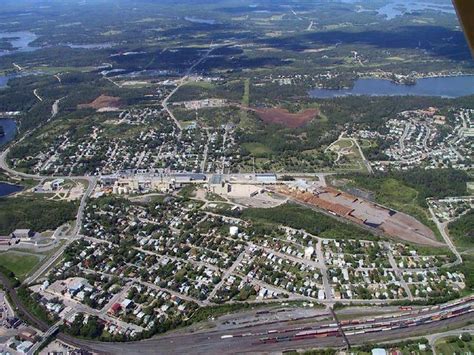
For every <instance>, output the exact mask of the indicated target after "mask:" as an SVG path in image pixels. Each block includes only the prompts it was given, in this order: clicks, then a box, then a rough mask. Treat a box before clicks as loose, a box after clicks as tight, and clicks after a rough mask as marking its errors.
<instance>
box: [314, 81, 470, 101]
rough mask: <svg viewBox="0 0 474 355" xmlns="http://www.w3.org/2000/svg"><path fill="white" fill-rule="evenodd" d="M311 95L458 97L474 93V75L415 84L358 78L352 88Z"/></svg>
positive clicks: (324, 90)
mask: <svg viewBox="0 0 474 355" xmlns="http://www.w3.org/2000/svg"><path fill="white" fill-rule="evenodd" d="M309 95H310V96H311V97H313V98H318V99H328V98H333V97H341V96H351V95H367V96H407V95H410V96H439V97H444V98H456V97H461V96H467V95H474V75H462V76H450V77H434V78H424V79H418V80H417V81H416V84H415V85H400V84H395V83H393V82H391V81H389V80H383V79H357V80H356V82H355V83H354V87H352V88H351V89H340V90H332V89H313V90H310V92H309Z"/></svg>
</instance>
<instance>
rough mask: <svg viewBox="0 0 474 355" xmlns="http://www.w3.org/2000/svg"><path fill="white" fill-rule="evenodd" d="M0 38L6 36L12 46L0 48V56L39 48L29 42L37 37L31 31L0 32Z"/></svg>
mask: <svg viewBox="0 0 474 355" xmlns="http://www.w3.org/2000/svg"><path fill="white" fill-rule="evenodd" d="M0 38H8V39H9V42H10V43H11V45H12V46H13V48H14V49H13V50H0V57H1V56H5V55H9V54H14V53H18V52H33V51H35V50H37V49H38V48H39V47H32V46H30V43H32V42H33V41H35V40H36V39H37V38H38V36H37V35H35V34H34V33H33V32H27V31H21V32H0Z"/></svg>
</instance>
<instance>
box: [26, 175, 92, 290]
mask: <svg viewBox="0 0 474 355" xmlns="http://www.w3.org/2000/svg"><path fill="white" fill-rule="evenodd" d="M88 181H89V185H88V186H87V190H86V191H85V192H84V194H83V195H82V198H81V203H80V205H79V208H78V211H77V215H76V222H75V225H74V228H73V230H72V231H71V234H70V235H69V237H68V238H67V239H66V242H65V243H64V244H63V245H62V246H61V247H60V248H59V249H58V250H57V251H56V252H55V253H54V254H53V255H52V256H51V257H50V258H49V259H48V260H47V261H46V262H44V263H43V264H42V265H41V266H40V268H39V269H38V270H36V271H35V272H34V273H33V275H31V276H30V277H27V278H26V279H25V281H24V284H26V285H29V284H32V283H34V282H35V281H36V280H37V279H38V278H39V277H41V275H43V274H44V273H45V272H46V271H47V270H48V269H49V268H50V267H51V266H52V265H54V264H55V263H56V262H57V261H58V260H59V258H61V256H62V255H63V253H64V250H66V248H67V247H68V246H69V245H70V244H71V243H72V242H73V241H75V240H77V239H78V238H79V237H80V236H79V232H80V230H81V225H82V220H83V218H84V210H85V208H86V204H87V200H88V198H89V197H90V196H91V194H92V192H93V191H94V188H95V185H96V183H97V179H96V178H88Z"/></svg>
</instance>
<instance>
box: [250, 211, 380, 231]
mask: <svg viewBox="0 0 474 355" xmlns="http://www.w3.org/2000/svg"><path fill="white" fill-rule="evenodd" d="M242 217H243V218H244V219H250V220H253V221H255V222H257V223H259V222H260V223H264V224H265V223H267V224H285V225H287V226H290V227H292V228H295V229H304V230H306V231H307V232H308V233H311V234H314V235H316V236H319V237H322V238H340V239H346V238H355V239H374V236H372V235H371V234H370V233H369V232H367V231H365V230H363V229H362V228H359V227H357V226H354V225H351V224H346V223H343V222H339V221H337V220H335V219H334V218H331V217H328V216H326V215H324V214H322V213H318V212H316V211H313V210H311V209H308V208H305V207H302V206H298V205H294V204H285V205H281V206H278V207H274V208H268V209H265V208H249V209H246V210H244V211H243V213H242Z"/></svg>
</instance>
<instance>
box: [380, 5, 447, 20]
mask: <svg viewBox="0 0 474 355" xmlns="http://www.w3.org/2000/svg"><path fill="white" fill-rule="evenodd" d="M428 10H429V11H438V12H444V13H449V14H454V13H455V11H454V8H453V6H452V5H451V3H450V2H446V5H443V4H438V3H431V2H429V1H406V0H391V1H390V2H389V3H388V4H387V5H384V6H382V7H381V8H379V9H378V10H377V13H378V14H379V15H382V16H385V17H386V18H387V20H392V19H394V18H395V17H397V16H403V15H404V14H406V13H411V12H414V11H428Z"/></svg>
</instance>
